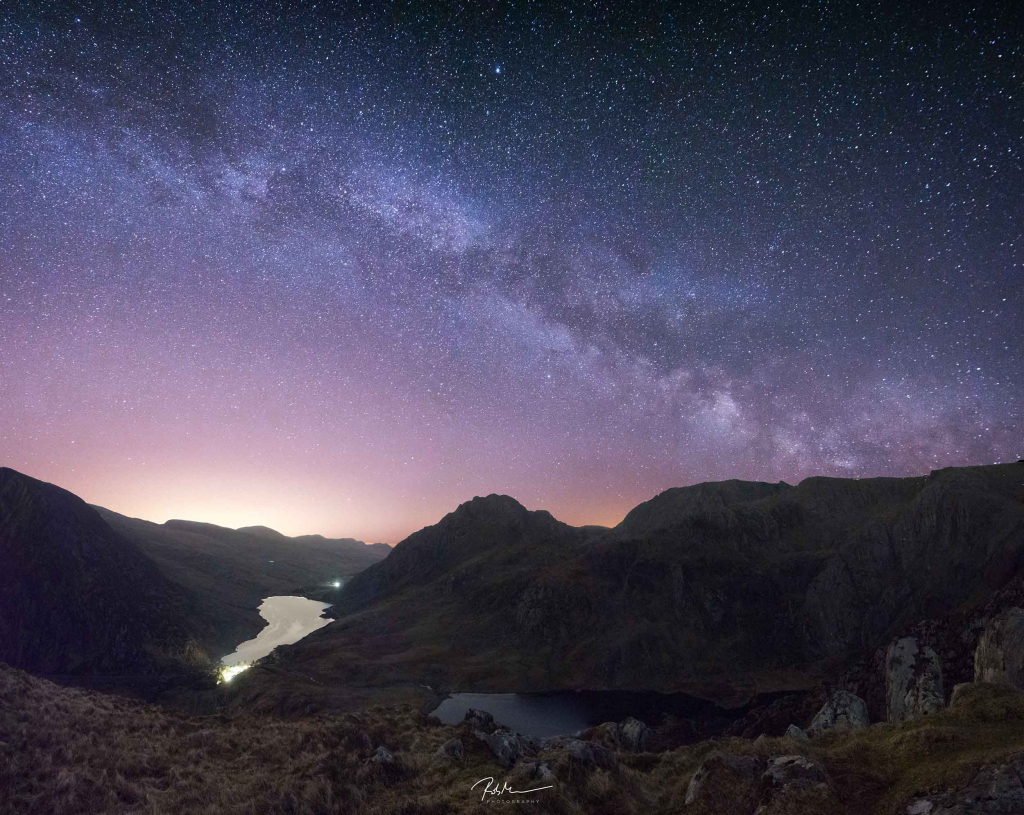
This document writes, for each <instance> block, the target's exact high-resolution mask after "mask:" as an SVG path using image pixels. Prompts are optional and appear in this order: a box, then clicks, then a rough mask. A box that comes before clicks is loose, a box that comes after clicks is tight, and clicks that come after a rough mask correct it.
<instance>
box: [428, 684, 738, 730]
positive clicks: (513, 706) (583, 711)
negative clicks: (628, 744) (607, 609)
mask: <svg viewBox="0 0 1024 815" xmlns="http://www.w3.org/2000/svg"><path fill="white" fill-rule="evenodd" d="M469 708H476V709H477V710H486V711H487V712H488V713H490V714H491V715H492V716H493V717H494V720H495V721H496V722H498V723H500V724H503V725H506V726H507V727H510V728H512V729H513V730H515V731H516V732H519V733H522V734H523V735H526V736H532V737H533V738H536V739H542V738H547V737H548V736H563V735H569V734H572V733H576V732H578V731H580V730H585V729H587V728H588V727H593V726H594V725H597V724H601V723H602V722H619V721H622V720H623V719H625V718H627V717H629V716H634V717H636V718H637V719H640V720H641V721H642V722H645V723H646V724H648V725H656V724H658V723H659V722H661V721H662V719H664V717H665V716H666V715H668V714H672V715H675V716H679V717H682V718H692V717H703V716H708V715H709V714H710V715H714V714H715V713H717V712H720V708H717V707H716V706H715V705H714V704H712V703H711V702H707V701H705V700H703V699H698V698H697V697H695V696H689V695H687V694H684V693H654V692H645V691H557V692H554V693H453V694H452V695H451V696H449V697H448V698H447V699H445V700H444V701H443V702H441V704H440V705H439V706H438V707H437V708H436V709H435V710H434V711H433V714H432V715H434V716H437V718H439V719H440V720H441V721H442V722H444V723H445V724H458V723H459V722H461V721H462V720H463V718H464V717H465V715H466V711H467V710H468V709H469Z"/></svg>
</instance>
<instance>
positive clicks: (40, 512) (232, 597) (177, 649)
mask: <svg viewBox="0 0 1024 815" xmlns="http://www.w3.org/2000/svg"><path fill="white" fill-rule="evenodd" d="M388 552H390V547H388V546H386V545H385V544H374V545H369V546H368V545H365V544H363V543H361V542H360V541H356V540H353V539H351V538H345V539H341V540H330V539H327V538H323V537H321V536H319V535H306V536H302V537H299V538H289V537H286V536H284V535H281V534H280V533H278V532H275V531H274V530H271V529H267V528H266V527H256V528H249V529H242V530H232V529H226V528H224V527H220V526H215V525H213V524H203V523H195V522H191V521H168V522H167V523H165V524H155V523H150V522H148V521H141V520H137V519H134V518H127V517H125V516H123V515H119V514H117V513H116V512H111V511H110V510H107V509H103V508H102V507H92V506H89V505H88V504H86V503H85V502H84V501H82V500H81V499H80V498H78V497H77V496H75V495H73V494H72V493H70V492H67V491H66V490H63V489H61V488H60V487H56V486H54V485H52V484H47V483H45V482H42V481H38V480H36V479H34V478H30V477H28V476H26V475H23V474H21V473H18V472H16V471H14V470H11V469H7V468H0V563H2V565H3V568H2V569H0V661H4V662H7V663H9V664H10V665H13V666H15V667H19V668H24V669H26V670H30V671H34V672H37V673H46V674H83V675H97V674H99V675H120V674H140V673H141V674H146V673H160V672H167V671H172V672H173V671H175V670H180V669H181V668H182V667H183V666H184V667H187V666H188V665H189V663H197V662H202V661H203V660H204V659H207V658H209V657H213V658H215V659H216V658H219V657H220V656H221V655H222V654H226V653H230V652H231V651H232V650H234V647H235V646H236V645H237V644H238V643H239V642H241V641H243V640H245V639H248V638H250V637H254V636H255V635H256V634H257V633H258V632H259V630H260V629H261V628H262V627H263V625H264V622H263V621H262V619H261V618H260V616H259V613H258V611H257V607H258V606H259V604H260V601H261V600H262V598H264V597H267V596H270V595H274V594H292V593H294V592H295V590H296V589H297V588H298V587H301V586H305V585H312V584H319V585H323V584H326V583H328V582H329V581H334V580H344V579H347V578H349V577H351V576H352V575H353V574H355V573H356V572H358V571H360V570H362V569H364V568H366V567H367V566H369V565H371V564H373V563H375V562H377V561H379V560H381V559H382V558H384V557H385V556H386V555H387V553H388Z"/></svg>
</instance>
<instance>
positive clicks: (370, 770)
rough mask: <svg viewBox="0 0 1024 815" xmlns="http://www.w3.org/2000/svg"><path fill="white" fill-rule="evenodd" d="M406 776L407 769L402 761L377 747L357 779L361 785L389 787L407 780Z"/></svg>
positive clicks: (382, 748)
mask: <svg viewBox="0 0 1024 815" xmlns="http://www.w3.org/2000/svg"><path fill="white" fill-rule="evenodd" d="M408 775H409V768H408V767H407V766H406V763H405V762H404V761H403V760H402V759H400V758H399V757H398V756H396V755H395V754H394V753H392V752H391V751H390V750H388V749H387V748H386V747H378V748H377V752H376V753H374V754H373V757H372V758H370V759H369V760H368V761H367V762H366V763H365V764H364V765H363V767H362V768H361V769H360V770H359V773H358V774H357V778H358V779H359V780H360V781H361V782H363V783H367V782H369V783H377V784H381V785H382V786H385V787H390V786H391V785H393V784H397V783H398V782H399V781H402V780H403V779H405V778H407V777H408Z"/></svg>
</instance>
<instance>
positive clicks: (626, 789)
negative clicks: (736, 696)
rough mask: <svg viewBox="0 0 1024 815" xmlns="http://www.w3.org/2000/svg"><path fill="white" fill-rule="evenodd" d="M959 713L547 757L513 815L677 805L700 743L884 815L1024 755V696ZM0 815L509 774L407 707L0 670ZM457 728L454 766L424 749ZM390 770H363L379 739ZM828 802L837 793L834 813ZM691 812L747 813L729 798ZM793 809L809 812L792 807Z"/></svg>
mask: <svg viewBox="0 0 1024 815" xmlns="http://www.w3.org/2000/svg"><path fill="white" fill-rule="evenodd" d="M973 690H974V693H973V694H972V695H968V697H967V698H966V700H965V701H964V702H963V703H959V704H958V707H957V708H956V709H953V710H948V711H945V712H943V713H942V714H939V715H936V716H933V717H930V718H928V719H924V720H920V721H917V722H913V723H908V724H904V725H888V724H879V725H874V726H872V727H871V728H868V729H866V730H863V731H858V732H855V733H852V734H836V735H832V736H826V737H821V738H819V739H816V740H814V741H812V742H798V741H794V740H792V739H788V738H782V739H762V740H761V741H756V742H755V741H751V740H743V739H721V740H715V741H712V742H701V743H699V744H696V745H692V746H689V747H685V748H680V749H676V750H671V751H668V752H663V753H646V754H641V755H629V754H619V764H618V766H617V767H616V768H614V769H612V770H607V771H606V770H595V769H585V768H583V767H580V766H578V765H575V764H573V763H572V762H571V761H570V759H569V758H568V757H567V755H566V754H565V753H564V752H562V751H559V750H549V751H547V752H545V753H542V754H541V755H540V756H539V758H540V759H541V760H547V761H549V762H550V764H551V766H552V768H553V770H554V772H555V775H556V781H555V782H554V783H555V785H556V786H555V789H554V790H551V791H545V793H544V794H543V797H541V796H540V795H538V798H539V800H541V802H542V803H541V804H540V805H539V806H536V807H534V806H532V805H522V806H518V807H517V811H528V812H530V811H537V812H550V813H559V814H560V815H583V813H593V812H602V813H609V814H612V813H650V814H651V815H659V814H660V813H664V814H665V815H669V813H672V814H673V815H675V814H676V813H679V812H680V811H681V810H682V809H683V801H684V797H685V792H686V787H687V784H688V783H689V780H690V778H691V777H692V775H693V773H694V772H695V770H696V769H697V767H698V766H699V765H700V762H701V761H702V760H703V758H704V757H705V756H707V755H708V754H709V753H710V752H711V751H712V750H724V751H726V752H732V753H760V754H762V755H780V754H792V753H804V754H809V755H814V756H816V757H818V758H819V759H820V760H821V761H822V762H823V764H824V765H825V767H826V769H827V771H828V773H829V775H830V777H831V779H832V783H833V793H834V795H833V799H832V802H831V803H832V806H830V808H829V809H828V811H829V812H831V813H835V814H836V815H842V814H843V813H844V812H846V813H848V815H853V813H858V815H859V814H860V813H863V815H883V813H884V815H892V814H894V813H896V812H900V811H901V810H902V807H903V806H905V803H906V801H907V799H908V798H909V797H910V796H912V794H913V793H915V792H916V791H919V790H924V789H928V788H932V787H936V786H953V787H955V786H958V785H960V784H962V783H964V782H966V781H967V780H968V779H969V777H970V775H971V774H972V772H973V770H974V769H975V768H976V767H977V766H979V765H981V764H984V763H989V762H994V761H1000V760H1002V759H1005V758H1007V757H1009V756H1010V755H1013V754H1015V753H1019V752H1021V751H1024V696H1022V695H1021V694H1020V693H1018V692H1016V691H1012V690H1009V689H1000V688H996V687H993V686H976V687H975V688H974V689H973ZM0 734H2V737H3V738H2V740H0V812H2V813H14V812H17V813H26V814H27V813H47V815H49V814H50V813H54V814H56V815H62V814H64V813H67V814H68V815H70V813H129V812H148V813H153V815H163V813H208V814H209V815H213V814H214V813H216V814H217V815H222V813H223V814H225V815H230V813H238V815H242V814H243V813H244V815H260V813H293V815H315V814H316V813H328V812H366V813H378V814H379V815H398V813H405V814H406V815H414V813H423V814H424V815H426V814H427V813H437V815H440V814H441V813H447V812H452V813H468V812H479V811H480V805H479V803H478V799H477V798H476V796H474V795H473V794H472V793H470V792H469V788H470V786H471V785H472V784H473V783H474V782H475V781H477V780H478V779H480V778H483V777H485V776H493V777H495V778H496V779H499V780H501V779H503V778H506V777H507V778H509V779H510V781H511V782H512V783H513V785H514V786H516V787H517V788H519V789H523V788H527V787H526V785H527V784H529V783H530V782H529V781H528V779H526V778H524V777H523V776H522V775H519V774H517V773H521V772H522V770H512V771H510V772H506V771H504V770H502V769H501V768H500V767H499V766H498V765H497V764H496V763H495V761H494V759H493V758H492V757H491V755H490V753H489V752H488V751H487V750H486V749H485V748H484V747H483V746H482V745H480V744H479V743H478V742H476V740H475V739H473V737H472V736H471V735H469V733H468V732H467V731H466V730H465V728H464V727H458V728H456V727H449V726H443V725H440V724H439V723H437V721H436V720H431V719H427V718H426V717H424V716H422V715H421V714H418V713H416V712H415V711H414V709H413V708H411V707H409V706H402V707H397V708H387V709H385V708H381V707H375V708H373V709H371V710H368V711H365V712H361V713H351V714H344V715H339V716H330V717H328V716H318V717H311V718H305V719H302V720H299V721H282V720H279V719H275V718H272V717H261V716H254V715H244V716H239V717H236V718H229V717H227V716H223V715H218V716H206V717H195V716H185V715H180V714H175V713H171V712H168V711H165V710H162V709H160V708H157V707H152V706H143V705H141V704H139V703H136V702H133V701H129V700H126V699H121V698H118V697H112V696H105V695H102V694H97V693H94V692H89V691H83V690H77V689H69V688H63V687H60V686H58V685H54V684H52V683H50V682H47V681H45V680H41V679H37V678H34V677H31V676H29V675H28V674H25V673H22V672H20V671H16V670H13V669H10V668H7V666H4V665H2V664H0ZM454 736H459V737H461V738H462V739H463V742H464V744H465V745H466V748H467V755H466V760H465V762H464V763H463V764H461V765H451V764H447V763H444V762H440V761H438V760H437V759H435V758H434V757H433V753H434V751H435V750H436V749H437V747H438V746H439V745H441V744H442V743H444V742H445V741H446V740H448V739H449V738H452V737H454ZM381 745H383V746H386V747H387V748H388V749H390V750H392V751H393V752H394V753H395V755H396V756H397V758H398V760H399V770H398V771H397V772H396V773H394V775H393V776H392V777H381V776H380V775H377V774H374V773H373V772H372V771H370V770H368V769H367V766H368V764H367V760H368V758H369V757H370V756H371V755H372V754H373V752H374V751H375V750H376V748H377V747H379V746H381ZM837 802H847V804H848V806H849V809H848V810H844V809H843V806H842V805H841V804H839V803H837ZM686 811H687V812H690V813H693V815H702V813H703V814H704V815H706V813H707V812H710V811H713V812H715V813H716V815H733V813H734V812H735V813H736V815H749V812H748V811H746V810H743V811H742V812H741V811H740V810H737V809H735V808H734V807H733V806H732V804H731V803H730V802H729V801H728V800H726V799H722V800H718V801H716V802H715V804H714V807H713V808H712V810H701V809H698V808H697V807H692V808H689V809H687V810H686ZM793 811H794V812H814V811H818V810H815V809H796V810H793Z"/></svg>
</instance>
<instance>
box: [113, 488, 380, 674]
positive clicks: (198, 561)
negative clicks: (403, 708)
mask: <svg viewBox="0 0 1024 815" xmlns="http://www.w3.org/2000/svg"><path fill="white" fill-rule="evenodd" d="M96 509H97V511H98V512H99V514H100V515H101V516H102V517H103V518H104V519H105V520H106V521H107V522H108V523H109V524H110V526H111V527H112V528H113V529H115V530H116V531H117V532H119V533H120V534H121V535H123V536H124V537H125V538H127V539H129V540H131V541H132V542H133V543H134V544H136V546H138V548H139V549H140V550H141V551H142V552H143V553H145V554H146V555H147V556H148V557H149V558H151V559H152V560H153V562H154V563H156V565H157V566H158V567H159V568H160V571H161V572H163V574H164V575H165V576H166V577H167V578H169V579H170V580H172V581H173V582H175V583H176V584H178V585H180V586H182V587H184V588H185V589H186V590H187V591H188V592H189V594H190V596H192V597H193V598H194V601H195V613H196V614H197V615H198V617H199V618H201V619H202V620H206V621H209V622H210V625H211V628H212V630H213V634H212V641H211V642H210V648H211V651H212V652H213V654H214V656H215V657H218V658H219V657H220V656H223V655H224V654H227V653H230V652H231V651H233V650H234V648H235V646H236V645H238V643H240V642H242V641H244V640H246V639H249V638H251V637H254V636H255V635H256V634H257V633H259V631H260V629H261V628H262V627H263V626H264V625H265V623H264V621H263V619H262V618H261V617H260V616H259V613H258V612H257V610H256V609H257V607H258V606H259V604H260V602H261V601H262V599H263V598H264V597H269V596H272V595H277V594H295V593H297V592H298V593H303V594H305V595H307V596H311V597H314V599H323V600H325V601H326V602H332V596H333V595H334V594H336V591H335V590H334V589H333V588H327V584H329V583H331V582H333V581H336V580H337V581H344V580H347V579H348V578H350V577H351V576H352V575H354V574H356V573H358V572H360V571H361V570H363V569H365V568H366V567H367V566H370V565H372V564H374V563H377V562H378V561H380V560H381V559H382V558H384V557H385V556H386V555H387V554H388V552H390V551H391V548H390V547H389V546H386V545H385V544H374V545H366V544H364V543H362V542H361V541H357V540H353V539H352V538H342V539H330V538H324V537H322V536H320V535H304V536H301V537H297V538H289V537H287V536H285V535H282V534H281V533H279V532H276V531H274V530H272V529H268V528H267V527H249V528H246V529H238V530H235V529H228V528H225V527H222V526H216V525H214V524H207V523H198V522H195V521H178V520H174V521H168V522H167V523H165V524H155V523H151V522H149V521H142V520H138V519H136V518H127V517H125V516H123V515H119V514H117V513H116V512H112V511H110V510H107V509H103V508H100V507H97V508H96ZM300 589H301V590H302V591H301V592H300V591H299V590H300ZM318 589H319V590H320V591H317V590H318Z"/></svg>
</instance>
